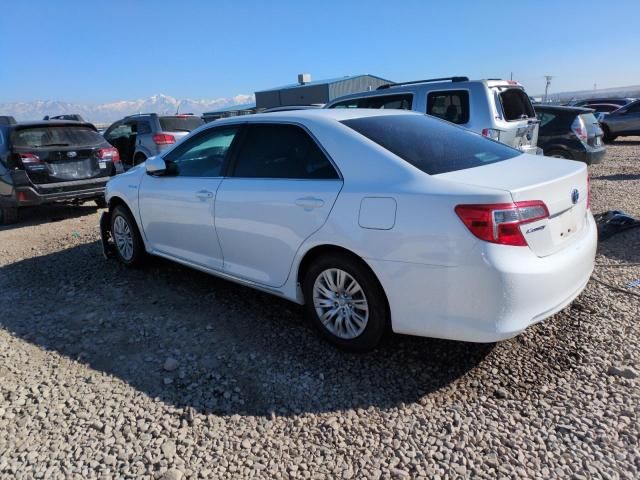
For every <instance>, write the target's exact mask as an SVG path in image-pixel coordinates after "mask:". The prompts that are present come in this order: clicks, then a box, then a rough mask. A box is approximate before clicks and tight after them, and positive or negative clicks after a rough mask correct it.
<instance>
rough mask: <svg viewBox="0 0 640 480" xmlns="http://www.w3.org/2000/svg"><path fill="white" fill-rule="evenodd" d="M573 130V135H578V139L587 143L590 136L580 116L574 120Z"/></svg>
mask: <svg viewBox="0 0 640 480" xmlns="http://www.w3.org/2000/svg"><path fill="white" fill-rule="evenodd" d="M571 130H572V131H573V133H575V134H576V137H578V138H579V139H580V140H582V141H583V142H586V141H587V139H588V138H589V134H588V133H587V127H586V125H585V124H584V120H583V119H582V117H581V116H580V115H578V116H577V117H576V118H575V119H574V120H573V123H572V124H571Z"/></svg>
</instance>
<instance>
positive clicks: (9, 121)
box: [0, 115, 16, 125]
mask: <svg viewBox="0 0 640 480" xmlns="http://www.w3.org/2000/svg"><path fill="white" fill-rule="evenodd" d="M15 123H16V119H15V118H13V117H12V116H11V115H0V125H15Z"/></svg>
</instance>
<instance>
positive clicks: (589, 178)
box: [587, 175, 591, 210]
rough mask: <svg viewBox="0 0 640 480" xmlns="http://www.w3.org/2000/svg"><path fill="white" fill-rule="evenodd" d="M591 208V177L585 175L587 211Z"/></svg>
mask: <svg viewBox="0 0 640 480" xmlns="http://www.w3.org/2000/svg"><path fill="white" fill-rule="evenodd" d="M590 208H591V177H590V176H589V175H587V210H589V209H590Z"/></svg>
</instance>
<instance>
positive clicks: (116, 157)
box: [98, 147, 120, 163]
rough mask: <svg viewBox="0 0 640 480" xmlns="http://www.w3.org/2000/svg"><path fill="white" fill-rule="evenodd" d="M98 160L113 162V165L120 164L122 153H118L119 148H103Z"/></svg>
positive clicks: (99, 152)
mask: <svg viewBox="0 0 640 480" xmlns="http://www.w3.org/2000/svg"><path fill="white" fill-rule="evenodd" d="M98 158H100V159H101V160H111V161H112V162H113V163H119V162H120V152H118V149H117V148H113V147H109V148H101V149H100V150H98Z"/></svg>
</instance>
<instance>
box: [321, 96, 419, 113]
mask: <svg viewBox="0 0 640 480" xmlns="http://www.w3.org/2000/svg"><path fill="white" fill-rule="evenodd" d="M412 103H413V94H411V93H405V94H401V95H378V96H372V97H364V98H353V99H351V100H345V101H343V102H339V103H336V104H335V105H332V106H331V107H329V108H381V109H389V108H395V109H400V110H411V105H412Z"/></svg>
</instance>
